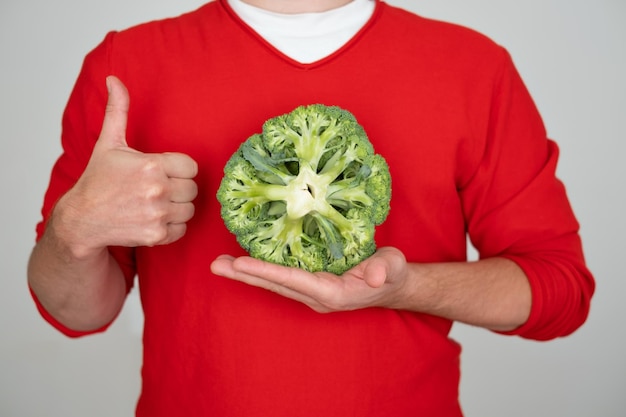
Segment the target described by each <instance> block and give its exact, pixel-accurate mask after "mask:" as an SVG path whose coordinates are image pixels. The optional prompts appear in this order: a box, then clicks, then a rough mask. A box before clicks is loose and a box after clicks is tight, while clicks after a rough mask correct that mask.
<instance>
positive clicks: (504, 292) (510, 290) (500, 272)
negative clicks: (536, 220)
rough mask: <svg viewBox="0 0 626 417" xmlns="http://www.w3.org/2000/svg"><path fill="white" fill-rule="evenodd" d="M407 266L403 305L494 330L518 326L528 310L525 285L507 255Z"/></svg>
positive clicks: (526, 285)
mask: <svg viewBox="0 0 626 417" xmlns="http://www.w3.org/2000/svg"><path fill="white" fill-rule="evenodd" d="M407 269H408V274H409V277H408V279H407V280H406V281H405V282H406V285H407V286H408V287H409V289H408V290H407V291H405V293H404V294H405V296H404V297H403V298H401V299H400V300H401V301H400V302H399V303H400V305H399V306H400V307H401V308H403V309H408V310H414V311H420V312H425V313H428V314H433V315H437V316H440V317H445V318H448V319H450V320H455V321H459V322H463V323H466V324H470V325H474V326H480V327H485V328H488V329H492V330H498V331H509V330H513V329H515V328H517V327H519V326H521V325H522V324H524V323H525V322H526V320H527V319H528V316H529V314H530V309H531V290H530V285H529V283H528V280H527V278H526V275H525V274H524V272H523V271H522V269H521V268H520V267H519V266H518V265H517V264H516V263H514V262H513V261H510V260H508V259H505V258H491V259H484V260H480V261H476V262H454V263H432V264H408V268H407Z"/></svg>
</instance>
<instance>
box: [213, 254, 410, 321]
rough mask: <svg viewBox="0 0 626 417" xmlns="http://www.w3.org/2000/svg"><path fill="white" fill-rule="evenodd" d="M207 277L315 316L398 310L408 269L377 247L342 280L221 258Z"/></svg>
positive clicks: (402, 260)
mask: <svg viewBox="0 0 626 417" xmlns="http://www.w3.org/2000/svg"><path fill="white" fill-rule="evenodd" d="M211 269H212V271H213V273H215V274H217V275H221V276H224V277H227V278H231V279H234V280H237V281H242V282H245V283H247V284H249V285H253V286H257V287H260V288H265V289H267V290H270V291H273V292H275V293H278V294H280V295H282V296H285V297H288V298H291V299H293V300H296V301H300V302H302V303H304V304H306V305H308V306H309V307H311V308H312V309H313V310H315V311H317V312H320V313H329V312H334V311H347V310H356V309H361V308H367V307H389V308H404V307H405V306H404V304H403V302H404V298H405V295H406V294H409V293H410V291H409V290H408V289H407V288H406V286H407V285H408V284H409V281H408V280H407V277H408V270H407V263H406V260H405V258H404V255H403V254H402V253H401V252H400V251H399V250H397V249H394V248H381V249H379V250H378V251H377V252H376V253H375V254H374V255H372V256H371V257H370V258H368V259H366V260H365V261H363V262H362V263H360V264H359V265H357V266H356V267H354V268H352V269H351V270H349V271H347V272H346V273H345V274H343V275H342V276H340V277H339V276H337V275H334V274H331V273H326V272H316V273H310V272H306V271H303V270H301V269H297V268H289V267H285V266H281V265H276V264H272V263H268V262H263V261H260V260H258V259H254V258H249V257H241V258H233V257H231V256H227V255H223V256H220V257H218V258H217V259H216V260H215V261H214V262H213V264H212V265H211Z"/></svg>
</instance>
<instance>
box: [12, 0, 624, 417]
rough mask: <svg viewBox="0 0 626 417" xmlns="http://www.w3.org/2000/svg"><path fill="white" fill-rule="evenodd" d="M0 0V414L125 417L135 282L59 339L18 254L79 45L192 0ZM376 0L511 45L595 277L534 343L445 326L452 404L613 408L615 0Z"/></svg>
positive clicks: (471, 409) (619, 238)
mask: <svg viewBox="0 0 626 417" xmlns="http://www.w3.org/2000/svg"><path fill="white" fill-rule="evenodd" d="M0 1H1V2H0V146H1V148H0V149H1V150H0V187H1V188H0V191H1V192H0V198H1V204H0V220H1V222H2V223H1V224H0V245H1V246H0V260H1V262H0V280H1V281H0V283H1V285H0V416H3V417H31V416H46V417H56V416H59V417H61V416H62V417H79V416H80V417H84V416H89V417H99V416H103V417H105V416H106V417H111V416H115V417H124V416H131V415H133V411H134V405H135V401H136V397H137V394H138V391H139V371H140V366H141V365H140V364H141V352H140V349H141V341H140V332H141V323H142V318H141V310H140V307H139V305H138V302H137V294H136V292H135V293H133V294H132V295H131V296H130V299H129V302H128V304H127V306H126V308H125V310H124V312H123V313H122V315H121V316H120V317H119V319H118V321H117V322H116V323H115V324H114V325H113V326H112V328H111V329H110V330H109V332H108V333H106V334H104V335H98V336H92V337H89V338H83V339H80V340H69V339H66V338H64V337H63V336H61V335H60V334H58V333H57V332H56V331H54V330H53V329H52V328H51V327H49V326H48V325H47V324H45V323H44V322H43V320H42V319H41V318H40V317H39V316H38V314H37V313H36V311H35V308H34V306H33V304H32V302H31V300H30V298H29V295H28V292H27V287H26V274H25V269H26V262H27V258H28V254H29V252H30V249H31V247H32V245H33V241H34V227H35V224H36V222H37V221H38V220H39V208H40V205H41V200H42V196H43V193H44V190H45V188H46V185H47V181H48V175H49V171H50V168H51V166H52V164H53V162H54V160H55V159H56V157H57V156H58V153H59V152H60V147H59V140H58V138H59V133H60V119H61V113H62V110H63V107H64V105H65V102H66V100H67V97H68V94H69V92H70V89H71V87H72V85H73V82H74V80H75V77H76V75H77V73H78V70H79V68H80V64H81V62H82V59H83V57H84V55H85V54H86V53H87V52H88V51H89V50H90V49H92V48H93V47H94V46H95V45H96V44H97V43H99V42H100V40H101V39H102V38H103V36H104V34H105V33H106V32H107V31H109V30H111V29H121V28H125V27H127V26H130V25H133V24H135V23H140V22H143V21H146V20H150V19H153V18H160V17H165V16H171V15H176V14H180V13H182V12H185V11H188V10H191V9H194V8H196V7H197V6H199V5H200V4H201V3H203V1H202V0H178V1H173V0H172V1H167V0H109V1H106V2H96V1H85V0H54V1H44V0H0ZM389 2H390V3H392V4H396V5H400V6H402V7H405V8H409V9H411V10H413V11H415V12H417V13H419V14H422V15H426V16H430V17H435V18H439V19H443V20H448V21H453V22H457V23H461V24H464V25H466V26H470V27H472V28H474V29H477V30H479V31H481V32H483V33H485V34H487V35H488V36H490V37H492V38H493V39H494V40H496V41H497V42H499V43H500V44H503V45H504V46H506V47H507V49H508V50H509V51H510V52H511V54H512V55H513V58H514V60H515V62H516V64H517V66H518V69H519V70H520V72H521V74H522V76H523V77H524V79H525V81H526V83H527V85H528V87H529V89H530V91H531V93H532V94H533V96H534V98H535V100H536V102H537V105H538V107H539V109H540V111H541V112H542V114H543V116H544V119H545V122H546V125H547V128H548V131H549V134H550V136H551V137H552V138H554V139H556V140H557V141H558V142H559V144H560V146H561V151H562V153H561V163H560V166H559V175H560V177H561V178H562V179H563V180H564V182H565V183H566V185H567V187H568V192H569V195H570V198H571V201H572V204H573V206H574V209H575V211H576V213H577V215H578V218H579V220H580V222H581V224H582V235H583V239H584V242H585V250H586V254H587V258H588V262H589V265H590V267H591V269H592V270H593V272H594V273H595V275H596V278H597V284H598V288H597V292H596V296H595V298H594V302H593V307H592V312H591V315H590V318H589V320H588V322H587V323H586V325H585V326H584V327H583V328H582V329H581V330H579V331H578V332H577V333H575V334H574V335H573V336H570V337H568V338H565V339H561V340H557V341H551V342H547V343H544V342H542V343H538V342H530V341H524V340H520V339H518V338H512V337H504V336H498V335H495V334H491V333H489V332H487V331H485V330H480V329H473V328H469V327H465V326H456V327H455V329H454V330H453V336H454V337H455V338H456V339H458V340H459V341H460V342H461V343H462V344H463V346H464V356H463V369H462V371H463V379H462V385H461V400H462V404H463V407H464V409H465V412H466V415H467V416H468V417H491V416H493V417H502V416H507V417H517V416H519V417H527V416H533V417H542V416H550V417H560V416H563V417H579V416H580V417H583V416H585V417H592V416H593V417H612V416H615V417H617V416H624V415H625V414H624V413H625V412H626V411H625V410H626V395H625V393H626V392H625V388H626V355H625V352H626V331H625V326H624V318H626V307H625V303H624V302H623V301H622V300H623V298H624V295H625V294H626V280H625V279H624V278H625V277H624V271H623V264H624V258H625V257H626V256H625V254H624V250H625V249H626V245H625V244H624V239H625V236H626V221H625V220H624V213H626V203H625V199H624V193H625V191H626V189H625V187H624V185H625V179H626V168H625V167H624V166H625V165H624V160H625V158H624V152H625V151H626V146H625V145H624V142H625V140H626V137H625V133H626V128H625V118H626V82H625V81H624V77H625V76H626V30H625V27H626V25H625V24H624V20H625V18H626V2H624V1H623V0H594V1H582V0H526V1H519V0H517V1H514V0H438V1H435V0H415V1H409V0H404V1H401V0H395V1H391V0H390V1H389ZM268 417H269V416H268ZM381 417H393V416H381Z"/></svg>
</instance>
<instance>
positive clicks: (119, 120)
mask: <svg viewBox="0 0 626 417" xmlns="http://www.w3.org/2000/svg"><path fill="white" fill-rule="evenodd" d="M106 84H107V90H108V93H109V97H108V101H107V105H106V109H105V113H104V121H103V122H102V130H101V132H100V138H99V139H98V142H99V143H100V144H101V145H106V146H107V147H108V148H118V147H126V146H128V145H127V143H126V125H127V121H128V108H129V106H130V98H129V95H128V90H127V89H126V87H125V86H124V84H123V83H122V82H121V81H120V80H119V79H118V78H117V77H115V76H112V75H111V76H109V77H107V79H106Z"/></svg>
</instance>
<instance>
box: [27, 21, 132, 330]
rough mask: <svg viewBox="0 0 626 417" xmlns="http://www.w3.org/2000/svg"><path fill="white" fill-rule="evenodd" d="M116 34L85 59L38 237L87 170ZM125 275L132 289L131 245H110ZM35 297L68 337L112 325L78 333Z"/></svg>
mask: <svg viewBox="0 0 626 417" xmlns="http://www.w3.org/2000/svg"><path fill="white" fill-rule="evenodd" d="M113 38H114V33H110V34H109V35H108V36H107V37H106V38H105V39H104V41H103V42H102V43H101V44H100V45H99V46H98V47H96V48H95V49H94V50H93V51H91V52H90V53H89V54H88V55H87V56H86V57H85V60H84V62H83V66H82V69H81V71H80V74H79V76H78V79H77V81H76V83H75V86H74V89H73V91H72V93H71V95H70V98H69V100H68V103H67V106H66V108H65V111H64V113H63V123H62V137H61V141H62V146H63V152H62V154H61V156H60V157H59V159H58V160H57V161H56V163H55V165H54V167H53V169H52V173H51V177H50V182H49V185H48V189H47V191H46V195H45V197H44V202H43V207H42V210H41V213H42V221H41V222H39V224H37V228H36V232H37V239H38V240H39V239H40V238H41V236H42V235H43V233H44V231H45V227H46V221H47V219H48V218H49V216H50V214H51V212H52V210H53V208H54V205H55V204H56V202H57V201H58V199H59V198H60V197H61V196H62V195H63V194H65V193H66V192H67V191H68V190H69V189H70V188H71V187H72V186H73V185H74V184H75V183H76V181H77V180H78V178H79V177H80V175H81V174H82V172H83V171H84V170H85V167H86V166H87V163H88V162H89V158H90V157H91V152H92V150H93V147H94V144H95V142H96V140H97V139H98V136H99V134H100V129H101V127H102V120H103V117H104V109H105V106H106V102H107V93H106V84H105V78H106V76H107V75H109V73H110V72H111V71H112V70H111V65H110V64H109V56H110V49H111V47H112V44H113ZM109 251H110V252H111V253H112V254H113V256H114V257H115V258H116V260H117V261H118V263H119V264H120V267H121V268H122V270H123V271H124V274H125V276H126V288H127V291H130V290H131V288H132V286H133V279H134V276H135V266H134V259H133V257H134V256H133V251H132V249H128V248H116V247H115V248H114V247H112V248H109ZM31 295H32V297H33V300H34V302H35V304H36V306H37V308H38V310H39V312H40V313H41V315H42V317H43V318H44V319H45V320H46V321H47V322H48V323H50V324H51V325H52V326H53V327H54V328H56V329H57V330H59V331H60V332H61V333H63V334H65V335H66V336H69V337H79V336H83V335H87V334H91V333H97V332H102V331H104V330H106V328H107V327H108V326H109V325H110V323H109V325H106V326H104V327H103V328H101V329H97V330H94V331H90V332H78V331H75V330H72V329H69V328H67V327H66V326H64V325H63V324H61V323H60V322H58V321H57V320H55V318H54V317H53V316H52V315H51V314H50V313H48V312H47V311H46V310H45V308H44V307H43V306H42V305H41V303H40V302H39V300H38V299H37V296H36V295H35V293H34V292H32V290H31Z"/></svg>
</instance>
